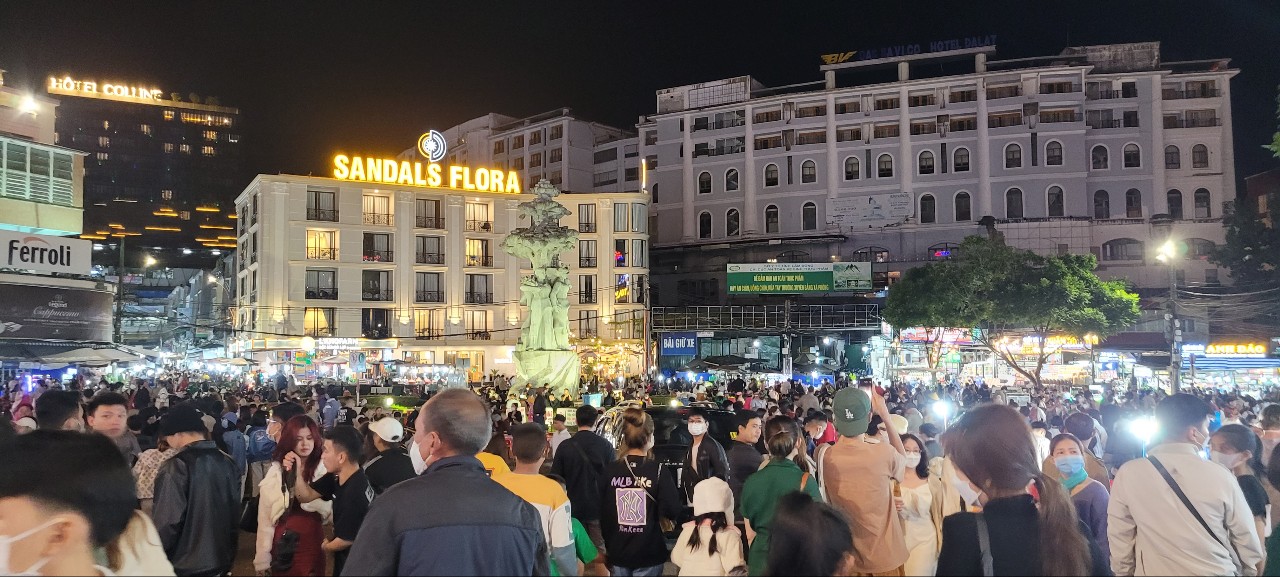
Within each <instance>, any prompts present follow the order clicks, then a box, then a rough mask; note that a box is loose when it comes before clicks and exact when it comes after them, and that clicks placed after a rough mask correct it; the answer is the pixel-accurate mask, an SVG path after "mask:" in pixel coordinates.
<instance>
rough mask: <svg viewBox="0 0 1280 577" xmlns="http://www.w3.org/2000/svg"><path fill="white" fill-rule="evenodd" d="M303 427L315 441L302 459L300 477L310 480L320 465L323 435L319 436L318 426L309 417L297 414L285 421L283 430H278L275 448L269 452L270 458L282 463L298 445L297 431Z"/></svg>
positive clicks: (312, 440)
mask: <svg viewBox="0 0 1280 577" xmlns="http://www.w3.org/2000/svg"><path fill="white" fill-rule="evenodd" d="M303 429H306V430H308V431H311V442H312V443H315V448H314V449H312V450H311V454H310V455H308V456H307V457H306V458H305V459H303V460H302V478H303V479H306V480H307V481H308V482H310V480H311V479H313V478H315V475H316V467H318V466H320V454H321V453H323V452H324V437H322V436H320V427H317V426H316V422H315V421H313V420H311V417H308V416H306V415H297V416H294V417H292V418H290V419H289V420H288V421H285V423H284V430H282V431H280V440H279V441H278V442H276V450H275V451H273V452H272V453H271V460H273V461H275V462H277V463H283V462H284V456H285V455H288V454H289V453H290V452H292V451H293V450H294V449H296V448H297V447H298V433H299V432H300V431H302V430H303Z"/></svg>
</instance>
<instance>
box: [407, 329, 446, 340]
mask: <svg viewBox="0 0 1280 577" xmlns="http://www.w3.org/2000/svg"><path fill="white" fill-rule="evenodd" d="M413 336H414V338H416V339H418V340H420V341H438V340H440V339H442V338H444V331H442V330H440V329H418V330H416V331H414V332H413Z"/></svg>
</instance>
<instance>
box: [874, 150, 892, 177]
mask: <svg viewBox="0 0 1280 577" xmlns="http://www.w3.org/2000/svg"><path fill="white" fill-rule="evenodd" d="M876 164H877V165H878V167H879V171H878V172H879V176H880V178H893V157H892V156H889V155H888V154H881V155H880V158H879V160H877V161H876Z"/></svg>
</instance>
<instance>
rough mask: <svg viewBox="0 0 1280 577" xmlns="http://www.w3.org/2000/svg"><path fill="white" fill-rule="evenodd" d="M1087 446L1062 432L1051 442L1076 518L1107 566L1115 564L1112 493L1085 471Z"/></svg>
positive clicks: (1073, 436) (1056, 463) (1056, 466)
mask: <svg viewBox="0 0 1280 577" xmlns="http://www.w3.org/2000/svg"><path fill="white" fill-rule="evenodd" d="M1085 451H1087V449H1085V448H1084V443H1081V442H1080V439H1077V438H1076V436H1075V435H1072V434H1071V433H1062V434H1060V435H1058V436H1056V437H1054V438H1053V440H1052V441H1050V442H1049V458H1050V459H1052V460H1053V465H1054V467H1055V468H1056V469H1057V470H1058V475H1059V478H1060V479H1061V481H1062V486H1063V487H1066V489H1067V491H1068V492H1069V493H1070V494H1071V502H1072V503H1073V504H1074V505H1075V506H1076V515H1077V516H1079V517H1080V521H1081V522H1082V523H1084V524H1085V525H1086V526H1088V527H1089V534H1090V535H1091V536H1092V537H1093V542H1094V543H1097V544H1098V551H1099V553H1101V555H1102V557H1103V559H1104V560H1105V561H1106V563H1107V565H1110V564H1111V547H1110V545H1109V544H1108V542H1107V505H1109V504H1110V502H1111V493H1109V492H1107V488H1106V487H1104V486H1102V483H1100V482H1098V480H1097V479H1093V478H1090V477H1089V472H1088V471H1085V469H1084V459H1085Z"/></svg>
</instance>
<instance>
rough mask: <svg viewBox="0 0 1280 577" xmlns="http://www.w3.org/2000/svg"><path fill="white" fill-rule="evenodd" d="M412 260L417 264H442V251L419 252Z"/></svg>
mask: <svg viewBox="0 0 1280 577" xmlns="http://www.w3.org/2000/svg"><path fill="white" fill-rule="evenodd" d="M414 262H416V263H418V264H444V253H442V252H420V253H418V254H417V255H416V258H415V259H414Z"/></svg>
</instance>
